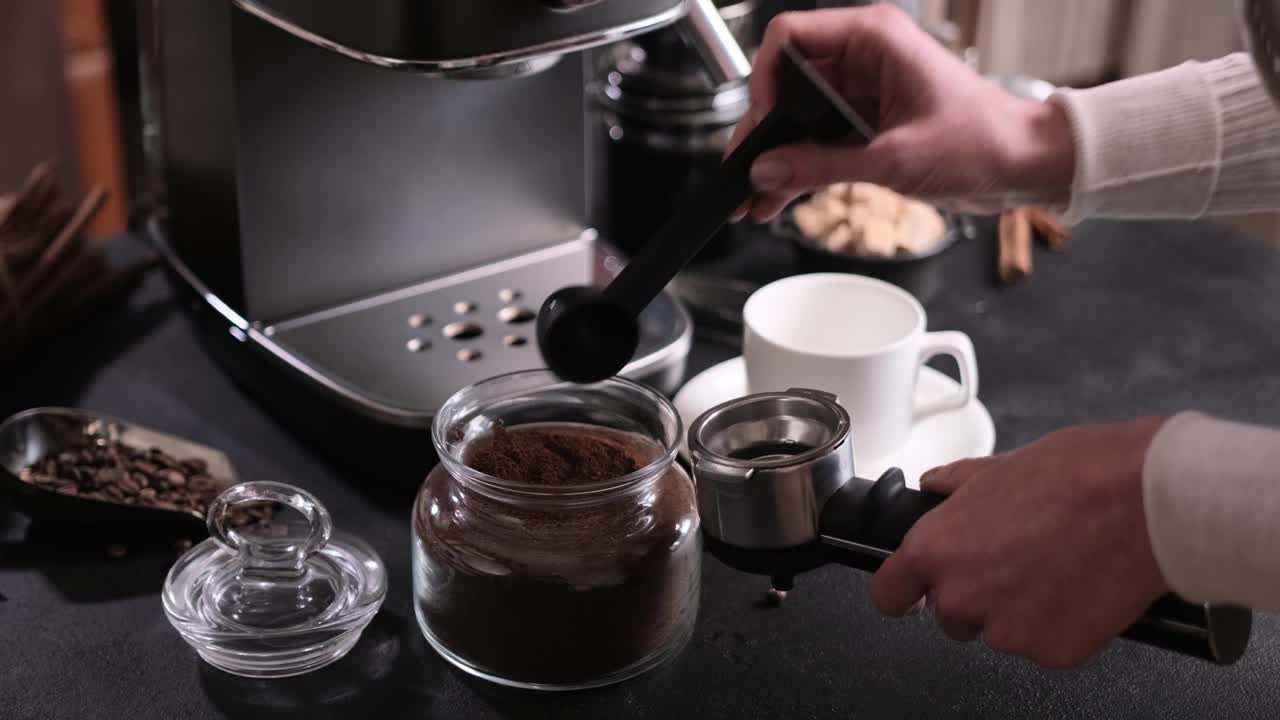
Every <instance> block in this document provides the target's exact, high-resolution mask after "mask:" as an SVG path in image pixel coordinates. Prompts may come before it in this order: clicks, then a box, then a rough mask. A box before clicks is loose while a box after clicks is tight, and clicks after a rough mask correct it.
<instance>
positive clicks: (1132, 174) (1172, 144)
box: [1050, 53, 1280, 612]
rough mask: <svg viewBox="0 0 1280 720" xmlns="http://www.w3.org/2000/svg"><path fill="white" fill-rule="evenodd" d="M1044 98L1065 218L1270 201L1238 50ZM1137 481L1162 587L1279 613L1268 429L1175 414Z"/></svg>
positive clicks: (1267, 156) (1244, 58)
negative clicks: (1063, 155)
mask: <svg viewBox="0 0 1280 720" xmlns="http://www.w3.org/2000/svg"><path fill="white" fill-rule="evenodd" d="M1050 101H1051V102H1055V103H1058V104H1059V105H1060V106H1061V107H1063V108H1065V110H1066V112H1067V116H1068V118H1069V119H1070V123H1071V128H1072V133H1073V136H1074V140H1075V149H1076V153H1075V157H1076V174H1075V179H1074V182H1073V184H1072V187H1071V194H1070V201H1069V203H1068V205H1067V207H1066V208H1065V211H1064V213H1063V215H1064V218H1065V219H1066V220H1067V221H1068V222H1078V221H1080V220H1083V219H1085V218H1088V217H1145V218H1151V217H1165V218H1195V217H1200V216H1202V215H1209V214H1222V213H1238V212H1248V211H1257V210H1277V209H1280V111H1278V110H1277V109H1276V106H1275V105H1274V104H1273V103H1272V100H1271V97H1270V96H1269V95H1268V93H1267V92H1266V90H1265V89H1264V87H1263V86H1262V84H1261V82H1260V80H1259V78H1258V75H1257V73H1256V71H1255V69H1254V66H1253V63H1252V61H1251V59H1250V58H1249V56H1248V55H1246V54H1244V53H1237V54H1234V55H1230V56H1227V57H1225V58H1222V59H1220V60H1215V61H1213V62H1208V63H1197V62H1188V63H1184V64H1183V65H1180V66H1178V67H1175V68H1170V69H1169V70H1165V71H1162V72H1158V73H1153V74H1150V75H1143V76H1140V77H1135V78H1131V79H1128V80H1122V81H1120V82H1115V83H1111V84H1108V85H1103V86H1100V87H1097V88H1092V89H1088V90H1061V91H1059V92H1058V93H1056V94H1055V95H1054V96H1053V98H1051V100H1050ZM1142 481H1143V501H1144V503H1143V504H1144V511H1145V513H1146V521H1147V529H1148V532H1149V534H1150V537H1151V544H1152V549H1153V550H1154V552H1155V557H1156V561H1157V562H1158V563H1159V565H1160V569H1161V571H1162V573H1163V574H1164V576H1165V579H1166V580H1167V581H1168V582H1169V584H1170V586H1171V587H1172V588H1173V590H1174V591H1176V592H1177V593H1179V594H1180V595H1182V596H1183V597H1185V598H1187V599H1189V600H1193V601H1198V602H1228V603H1235V604H1239V605H1244V606H1247V607H1252V608H1255V609H1258V610H1263V611H1269V612H1280V430H1274V429H1268V428H1261V427H1255V426H1250V425H1244V424H1240V423H1233V422H1227V421H1224V420H1218V419H1215V418H1210V417H1207V416H1205V415H1201V414H1198V413H1183V414H1181V415H1177V416H1175V417H1174V418H1172V419H1171V420H1170V421H1169V422H1167V423H1166V424H1165V425H1164V427H1162V428H1161V429H1160V431H1159V432H1158V433H1157V434H1156V437H1155V439H1154V441H1153V442H1152V445H1151V447H1150V449H1149V450H1148V452H1147V457H1146V462H1145V464H1144V467H1143V478H1142Z"/></svg>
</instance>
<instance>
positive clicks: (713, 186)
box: [537, 46, 872, 383]
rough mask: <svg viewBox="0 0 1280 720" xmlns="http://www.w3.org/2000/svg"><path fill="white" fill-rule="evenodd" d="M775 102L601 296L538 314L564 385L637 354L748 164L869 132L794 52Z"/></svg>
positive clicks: (605, 373)
mask: <svg viewBox="0 0 1280 720" xmlns="http://www.w3.org/2000/svg"><path fill="white" fill-rule="evenodd" d="M780 61H781V62H780V65H779V68H780V69H779V72H780V73H781V76H780V77H779V78H778V80H779V94H778V103H777V105H775V106H774V108H773V109H772V110H770V111H769V114H768V115H766V116H765V117H764V119H763V120H761V121H760V124H759V125H757V126H756V127H755V128H754V129H753V130H752V131H751V133H750V134H749V135H747V137H746V138H744V139H743V141H742V143H741V144H740V145H738V147H737V148H736V149H734V151H733V152H732V153H730V154H729V156H728V157H727V158H725V160H724V162H723V163H722V164H721V165H720V168H719V169H718V170H717V171H716V172H714V173H712V174H711V175H710V176H708V177H707V178H705V179H704V180H703V181H702V182H701V183H699V184H698V185H697V186H696V187H695V188H694V189H693V190H692V191H691V192H690V193H689V195H688V199H687V200H686V201H685V203H684V204H683V205H682V206H681V208H680V210H678V211H677V212H676V213H675V215H674V216H673V217H672V218H671V219H670V220H668V221H667V222H666V223H665V224H664V225H663V226H662V227H661V228H660V229H659V230H658V232H657V234H656V235H654V237H653V238H652V239H650V240H649V242H648V243H646V244H645V245H644V247H643V248H641V250H640V252H639V253H638V254H636V256H635V257H634V258H633V259H632V260H631V262H630V263H628V264H627V266H626V268H625V269H623V271H622V272H621V273H620V274H619V275H618V276H617V277H616V278H614V280H613V282H611V283H610V284H609V285H608V287H606V288H604V289H603V290H602V289H600V288H595V287H587V286H573V287H566V288H561V289H560V290H557V291H556V292H554V293H552V294H551V296H550V297H548V298H547V299H546V301H545V302H544V303H543V304H542V309H541V311H540V312H539V313H538V325H537V332H538V348H539V350H540V352H541V353H542V359H543V361H544V362H546V364H547V367H549V368H550V369H551V371H552V372H554V373H555V374H556V375H557V376H559V377H560V378H562V379H564V380H568V381H570V382H575V383H591V382H599V381H601V380H604V379H606V378H609V377H611V376H613V375H616V374H617V373H618V372H619V371H621V370H622V368H623V367H624V366H626V364H627V363H628V362H629V361H630V360H631V358H632V357H633V356H634V355H635V352H636V344H637V343H638V342H639V337H640V331H639V325H638V322H637V320H636V318H637V316H638V315H639V314H640V312H641V311H642V310H644V308H645V307H646V306H647V305H648V304H649V303H650V302H651V301H652V300H653V299H654V298H655V297H657V295H658V293H660V292H662V289H663V288H664V287H666V286H667V284H668V283H670V282H671V280H672V279H674V278H675V276H676V273H678V272H679V271H680V270H681V269H682V268H683V267H684V266H685V265H686V264H688V262H689V261H690V260H692V259H693V257H694V256H695V255H697V254H698V251H699V250H701V249H702V247H703V246H704V245H705V244H706V243H707V241H708V240H709V239H710V238H711V236H712V235H714V234H715V232H716V231H717V230H719V229H720V226H721V225H723V224H724V222H725V221H726V220H727V219H728V218H729V214H730V213H732V212H733V211H734V210H735V209H736V208H737V207H738V206H739V205H741V204H742V203H743V202H745V201H746V200H747V198H749V197H750V196H751V180H750V177H749V173H750V170H751V164H752V162H753V161H754V160H755V159H756V157H757V156H758V155H760V154H761V153H762V152H764V151H766V150H769V149H772V148H775V147H778V146H780V145H787V144H789V143H794V142H798V141H801V140H817V141H833V140H839V139H843V138H845V137H846V136H848V135H849V134H850V133H851V132H854V131H856V135H855V137H858V136H860V137H861V139H862V140H863V141H864V142H866V141H869V140H870V138H871V136H872V130H871V128H870V126H868V125H867V123H866V122H864V121H863V120H862V119H861V118H860V117H858V115H857V114H856V113H855V112H854V111H853V109H852V108H850V107H849V106H848V104H847V103H845V101H844V100H843V99H842V98H841V97H840V96H839V95H837V94H836V93H835V91H834V90H832V89H831V87H830V86H829V85H827V83H826V81H825V80H823V79H822V77H821V76H820V75H819V74H818V73H817V71H815V70H814V69H813V67H811V66H810V65H809V63H808V62H807V61H806V60H805V59H804V57H802V56H801V55H800V53H799V52H798V51H796V50H795V48H793V47H790V46H785V47H783V49H782V54H781V56H780Z"/></svg>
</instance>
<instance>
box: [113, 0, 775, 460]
mask: <svg viewBox="0 0 1280 720" xmlns="http://www.w3.org/2000/svg"><path fill="white" fill-rule="evenodd" d="M138 20H139V27H140V35H139V41H140V45H141V70H140V72H141V81H142V88H143V89H142V106H143V107H142V113H141V115H142V127H141V129H140V131H141V133H142V137H143V150H144V155H145V162H146V166H147V167H146V182H147V188H146V192H147V197H148V202H147V204H146V206H145V207H144V208H142V211H141V212H140V213H139V217H140V224H141V225H142V226H143V227H144V228H145V232H146V234H147V236H148V237H149V239H150V240H151V241H152V242H153V244H154V245H155V247H156V248H157V249H158V251H159V253H160V255H161V256H162V258H163V259H164V261H165V263H166V265H167V268H168V271H169V275H170V277H171V279H172V281H173V282H174V284H175V286H176V287H177V288H178V290H179V291H180V293H181V295H182V297H183V303H184V307H185V308H186V309H187V310H188V311H189V313H190V315H191V317H192V318H193V319H194V322H195V324H196V327H198V328H199V330H200V335H201V338H202V341H203V342H204V343H205V345H206V347H207V348H208V351H209V352H210V353H211V355H212V356H213V357H214V358H215V359H216V360H217V361H218V362H219V364H221V365H222V366H224V367H225V368H226V369H227V370H228V371H229V372H230V373H231V374H232V376H233V377H234V378H235V379H236V380H237V382H238V383H239V384H240V385H241V386H242V387H244V388H246V390H247V391H248V392H249V393H250V394H251V395H252V396H253V397H254V398H255V399H256V400H258V401H259V402H261V403H262V404H264V405H265V406H267V407H268V408H269V409H272V410H275V411H276V412H277V413H279V414H282V415H283V416H284V419H286V420H287V421H290V424H292V425H294V426H296V427H298V428H300V429H302V430H303V431H305V432H306V433H307V434H311V433H318V437H319V438H320V439H322V440H324V441H325V442H323V443H320V445H321V446H326V447H337V448H343V449H346V448H352V447H354V448H356V449H358V451H359V454H360V455H361V456H362V457H363V458H369V457H371V456H375V455H383V456H385V455H388V454H391V455H395V454H403V453H409V454H411V455H412V456H413V457H416V458H421V456H422V455H423V453H424V452H425V451H424V448H426V447H427V446H428V445H429V443H427V442H426V441H425V439H424V438H425V435H424V434H423V433H424V430H425V429H426V428H428V427H429V425H430V421H431V417H432V416H433V414H434V412H435V410H436V408H438V407H439V406H440V404H441V403H443V402H444V400H445V399H446V398H447V397H449V396H450V395H452V394H453V393H454V392H455V391H456V390H458V389H459V388H461V387H464V386H466V385H470V384H472V383H475V382H477V381H479V380H482V379H484V378H488V377H492V376H494V375H499V374H502V373H506V372H511V371H516V370H522V369H529V368H533V367H540V366H541V360H540V358H539V355H538V350H537V348H536V338H535V337H534V333H533V320H534V319H535V317H536V312H537V309H538V307H539V306H540V304H541V303H542V301H543V299H544V298H545V297H546V296H547V295H548V294H550V293H551V292H552V291H554V290H555V289H557V288H560V287H562V286H566V285H580V284H604V283H607V282H608V281H609V279H611V278H612V277H613V275H615V274H616V273H617V272H618V270H619V269H620V267H621V266H622V264H623V263H624V260H623V259H622V256H620V255H618V254H617V253H616V252H615V251H614V250H613V249H612V248H611V247H610V245H609V243H608V238H606V237H600V236H599V234H598V233H597V231H596V229H595V227H594V226H593V222H592V218H593V208H592V198H593V197H594V195H595V194H594V193H593V192H592V191H593V188H592V187H591V172H590V169H591V168H592V167H593V166H594V157H593V155H594V151H593V149H592V144H593V143H592V138H593V136H594V135H595V133H592V132H591V131H590V129H589V127H588V125H589V120H588V116H589V112H588V102H587V97H586V86H587V84H588V81H589V79H590V76H591V74H592V62H593V58H592V57H591V55H592V51H591V50H590V49H591V48H599V47H603V46H606V45H609V44H612V43H616V42H618V41H621V40H624V39H627V38H631V37H632V36H637V35H640V34H643V33H648V32H652V31H655V30H659V29H663V28H670V31H673V32H674V31H678V32H679V34H680V37H682V38H683V39H684V41H685V42H687V43H688V45H689V46H690V47H691V48H693V49H695V50H696V51H697V53H698V55H699V57H701V58H703V60H704V63H705V70H706V72H707V73H708V74H709V77H710V78H711V79H712V80H713V81H714V82H716V83H725V82H735V81H741V80H742V79H743V78H744V77H745V76H746V75H747V74H748V73H749V70H750V68H749V64H748V62H747V60H746V58H745V57H744V55H743V53H742V51H741V48H740V47H739V46H738V44H737V43H736V42H735V41H734V38H733V35H732V34H731V32H730V30H729V29H728V28H726V25H725V23H724V22H723V19H722V18H721V17H720V15H719V14H718V12H717V9H716V7H715V5H714V4H713V3H712V2H711V0H466V2H419V1H417V0H365V1H361V2H356V1H354V0H140V2H139V4H138ZM690 344H691V326H690V320H689V316H688V314H687V313H686V311H685V309H684V308H683V307H682V306H681V305H680V303H679V302H678V301H676V300H675V299H674V297H673V296H672V295H670V294H669V293H663V294H662V295H660V296H659V297H658V298H657V299H656V300H655V301H654V302H653V303H652V304H651V305H650V306H649V307H648V308H647V309H646V310H645V311H644V313H643V317H642V321H641V340H640V343H639V348H638V350H637V351H636V353H635V355H634V357H633V358H632V360H631V362H630V363H629V364H628V365H627V366H626V368H625V369H624V371H623V373H622V374H623V375H625V376H628V377H631V378H634V379H638V380H641V381H643V382H647V383H649V384H651V385H654V386H655V387H657V388H659V389H660V390H665V391H673V390H674V389H675V385H676V383H678V382H679V380H680V378H681V375H682V373H683V369H684V362H685V357H686V355H687V353H688V351H689V348H690ZM332 440H340V442H330V441H332ZM419 462H420V463H429V460H420V461H419ZM417 469H421V468H417ZM417 469H415V473H416V471H417ZM417 477H420V475H418V476H417Z"/></svg>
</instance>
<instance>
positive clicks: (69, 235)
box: [18, 187, 107, 296]
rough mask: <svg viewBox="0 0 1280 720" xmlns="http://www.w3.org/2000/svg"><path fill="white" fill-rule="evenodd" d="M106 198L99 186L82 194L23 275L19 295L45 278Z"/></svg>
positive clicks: (27, 291) (72, 245) (24, 294)
mask: <svg viewBox="0 0 1280 720" xmlns="http://www.w3.org/2000/svg"><path fill="white" fill-rule="evenodd" d="M106 199H107V191H106V190H103V189H102V188H101V187H95V188H93V189H92V190H90V191H89V194H88V195H85V196H84V199H83V200H81V201H80V205H79V206H77V207H76V211H75V214H74V215H72V216H71V221H70V222H68V223H67V224H66V225H64V226H63V228H62V230H61V231H60V232H59V233H58V235H57V237H55V238H54V239H53V242H51V243H49V246H48V247H46V248H45V250H44V253H42V254H41V256H40V259H39V260H38V261H37V262H36V265H35V267H33V268H32V269H31V271H30V272H28V273H27V274H26V276H25V277H23V279H22V285H21V286H19V288H18V294H19V295H23V296H26V295H28V294H30V293H31V290H32V289H33V288H35V286H36V285H38V284H40V282H41V281H43V280H44V279H45V277H46V276H47V275H48V274H49V272H50V271H51V270H52V269H53V267H54V266H55V265H56V264H57V262H58V260H60V259H61V258H62V256H63V255H64V254H65V253H66V251H67V250H69V249H71V248H72V247H74V246H75V244H76V241H77V240H79V239H80V235H81V233H82V232H83V231H84V228H85V226H86V225H88V224H89V221H90V220H92V219H93V216H94V215H95V214H96V213H97V212H98V210H99V209H101V208H102V203H103V202H104V201H105V200H106Z"/></svg>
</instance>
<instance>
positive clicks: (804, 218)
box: [791, 202, 843, 240]
mask: <svg viewBox="0 0 1280 720" xmlns="http://www.w3.org/2000/svg"><path fill="white" fill-rule="evenodd" d="M791 219H792V220H793V221H794V222H795V224H796V227H798V228H800V232H802V233H804V234H805V236H806V237H808V238H810V239H814V240H816V239H818V238H821V237H822V236H824V235H826V234H827V233H828V232H830V231H831V230H832V228H834V227H835V226H836V225H838V224H839V223H840V221H841V220H842V219H843V218H840V217H836V216H832V215H830V214H828V213H826V212H825V211H823V210H822V209H820V208H819V207H817V206H816V205H815V204H813V203H811V202H807V203H803V204H801V205H797V206H796V208H795V210H793V211H792V212H791Z"/></svg>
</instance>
